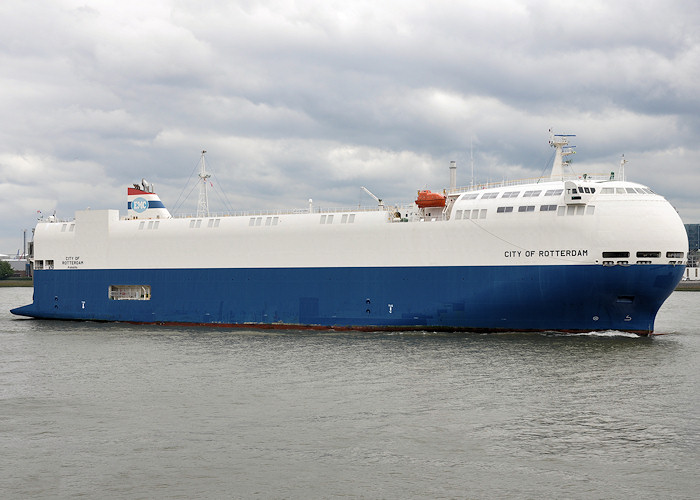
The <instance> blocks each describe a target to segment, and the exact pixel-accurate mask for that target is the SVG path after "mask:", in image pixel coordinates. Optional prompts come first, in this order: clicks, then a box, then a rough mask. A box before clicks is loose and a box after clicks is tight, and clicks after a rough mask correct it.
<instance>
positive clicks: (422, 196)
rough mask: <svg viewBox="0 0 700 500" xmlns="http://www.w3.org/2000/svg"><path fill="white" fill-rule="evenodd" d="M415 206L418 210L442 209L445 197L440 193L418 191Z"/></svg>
mask: <svg viewBox="0 0 700 500" xmlns="http://www.w3.org/2000/svg"><path fill="white" fill-rule="evenodd" d="M416 205H418V208H428V207H444V206H445V196H444V195H441V194H440V193H433V192H432V191H429V190H427V189H426V190H425V191H418V198H417V199H416Z"/></svg>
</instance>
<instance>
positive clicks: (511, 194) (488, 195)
mask: <svg viewBox="0 0 700 500" xmlns="http://www.w3.org/2000/svg"><path fill="white" fill-rule="evenodd" d="M572 191H573V192H576V191H578V192H579V193H581V194H595V192H596V188H594V187H587V186H578V188H572ZM563 192H564V190H563V189H548V190H547V191H545V193H544V196H559V195H560V194H562V193H563ZM520 193H521V192H520V191H505V192H503V193H500V195H501V198H517V197H518V196H520ZM600 193H601V194H654V191H652V190H651V189H649V188H632V187H628V188H621V187H618V188H613V187H604V188H601V190H600ZM541 194H542V190H539V191H538V190H533V191H525V192H524V193H523V196H522V197H523V198H534V197H537V196H540V195H541ZM498 195H499V193H498V192H485V193H467V194H465V195H464V196H463V197H462V199H463V200H476V199H478V198H479V196H481V199H482V200H491V199H495V198H498Z"/></svg>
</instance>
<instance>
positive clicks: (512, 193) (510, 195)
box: [501, 191, 520, 198]
mask: <svg viewBox="0 0 700 500" xmlns="http://www.w3.org/2000/svg"><path fill="white" fill-rule="evenodd" d="M519 194H520V191H506V192H505V193H503V195H502V196H501V198H517V197H518V195H519Z"/></svg>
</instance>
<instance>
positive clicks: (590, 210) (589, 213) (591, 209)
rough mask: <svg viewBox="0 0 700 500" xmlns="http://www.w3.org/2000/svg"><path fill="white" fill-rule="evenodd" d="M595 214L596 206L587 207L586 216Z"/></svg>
mask: <svg viewBox="0 0 700 500" xmlns="http://www.w3.org/2000/svg"><path fill="white" fill-rule="evenodd" d="M594 213H595V205H587V206H586V215H593V214H594Z"/></svg>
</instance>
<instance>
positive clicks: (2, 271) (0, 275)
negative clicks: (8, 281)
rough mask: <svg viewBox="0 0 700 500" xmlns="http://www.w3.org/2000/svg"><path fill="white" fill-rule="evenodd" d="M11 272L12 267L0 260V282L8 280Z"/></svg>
mask: <svg viewBox="0 0 700 500" xmlns="http://www.w3.org/2000/svg"><path fill="white" fill-rule="evenodd" d="M12 274H13V271H12V266H11V265H10V263H9V262H5V261H4V260H0V280H4V279H5V278H8V277H10V276H12Z"/></svg>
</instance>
